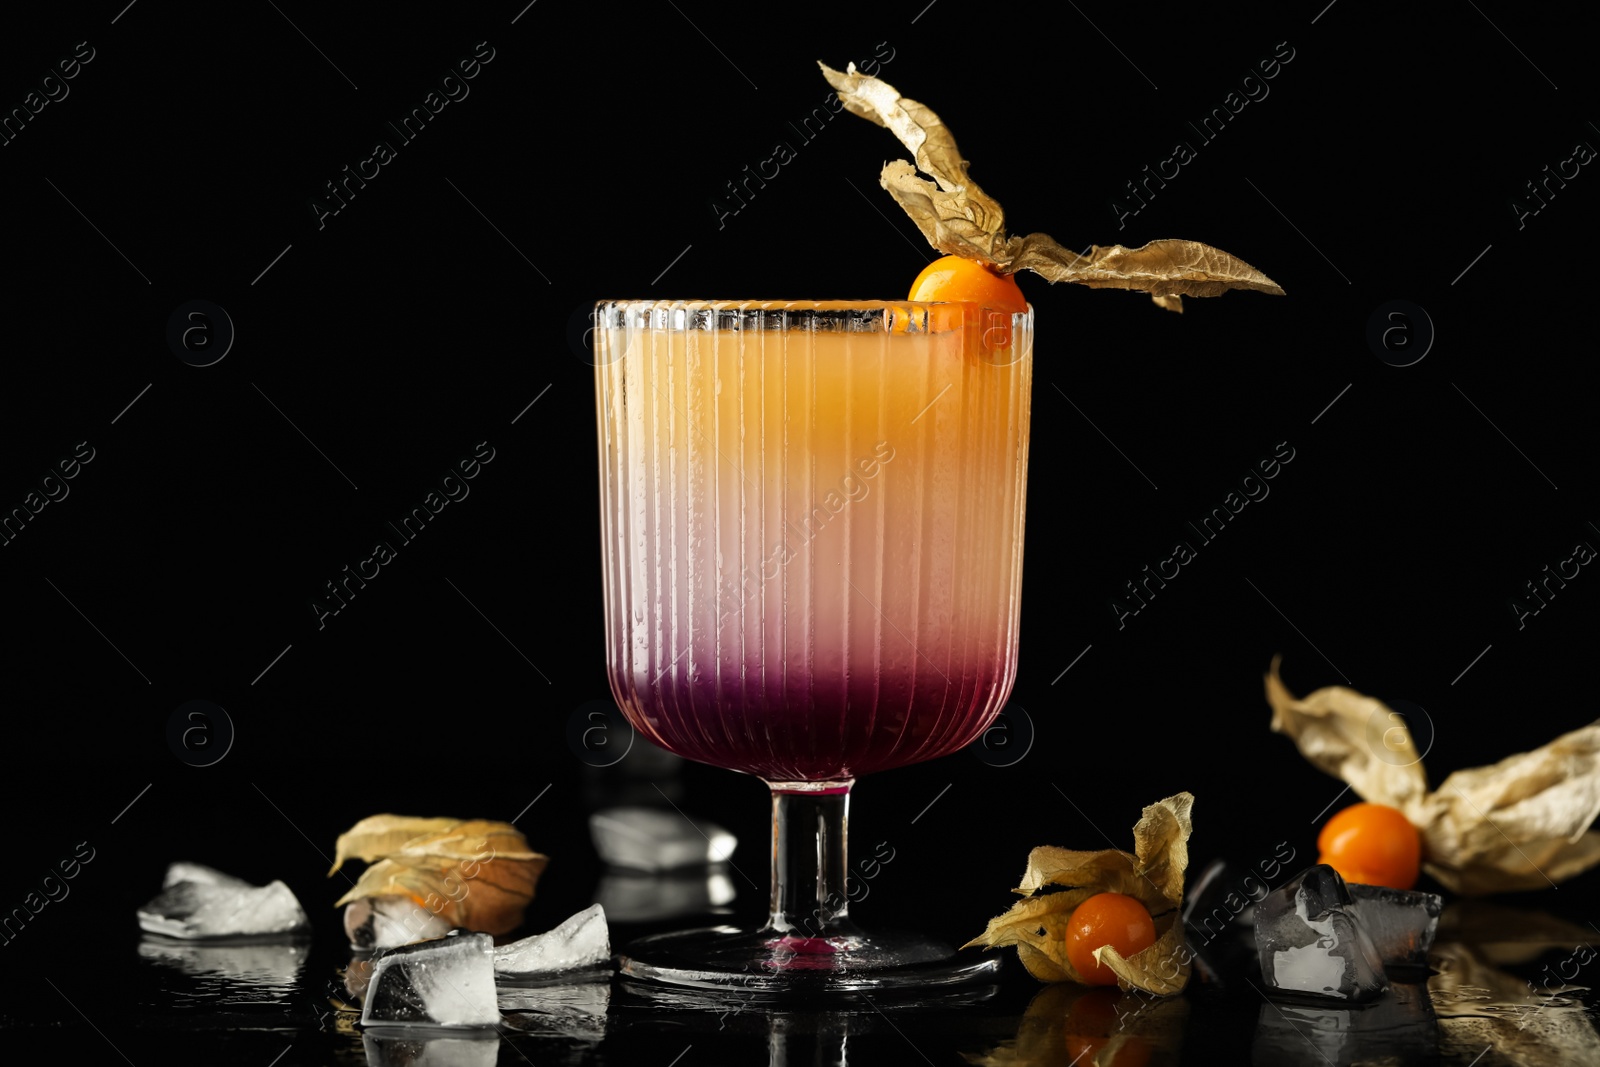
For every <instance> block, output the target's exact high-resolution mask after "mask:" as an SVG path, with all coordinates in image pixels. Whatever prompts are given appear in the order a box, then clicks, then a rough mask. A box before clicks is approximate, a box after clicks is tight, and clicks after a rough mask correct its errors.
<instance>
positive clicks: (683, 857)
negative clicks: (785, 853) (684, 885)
mask: <svg viewBox="0 0 1600 1067" xmlns="http://www.w3.org/2000/svg"><path fill="white" fill-rule="evenodd" d="M589 833H590V835H591V836H593V838H594V847H595V850H596V851H598V852H599V853H600V858H601V859H602V860H604V861H605V862H607V863H609V864H611V865H612V866H614V867H629V868H632V869H634V870H643V871H670V870H674V869H676V868H679V867H696V866H705V865H706V864H708V863H721V862H722V861H723V860H726V859H727V858H728V857H729V856H731V855H732V854H733V850H734V848H735V847H736V846H737V845H738V843H739V839H738V838H736V837H734V836H733V835H732V834H730V833H729V832H728V831H726V830H724V829H723V828H722V827H720V826H716V825H714V824H712V823H709V822H699V823H691V822H690V821H689V820H688V818H687V817H685V816H683V815H679V814H678V813H677V812H667V811H659V810H657V809H655V808H610V809H607V810H605V811H597V812H595V813H594V814H593V815H591V816H589Z"/></svg>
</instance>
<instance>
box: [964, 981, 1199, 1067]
mask: <svg viewBox="0 0 1600 1067" xmlns="http://www.w3.org/2000/svg"><path fill="white" fill-rule="evenodd" d="M1106 992H1110V990H1109V989H1108V988H1100V989H1093V988H1083V987H1080V986H1071V985H1052V986H1049V987H1047V988H1045V989H1041V990H1040V991H1039V992H1038V994H1037V995H1035V996H1034V998H1033V999H1032V1000H1031V1001H1029V1002H1028V1008H1027V1011H1025V1012H1024V1013H1023V1015H1022V1018H1021V1020H1020V1021H1019V1022H1018V1023H1017V1035H1016V1037H1014V1038H1007V1039H1006V1040H1004V1041H1001V1042H1000V1043H998V1044H997V1045H996V1046H995V1047H994V1048H992V1049H990V1050H989V1051H987V1052H982V1053H970V1052H966V1053H962V1056H963V1057H964V1058H965V1059H966V1061H967V1062H968V1063H970V1064H973V1065H974V1067H1060V1065H1062V1064H1065V1063H1066V1062H1067V1056H1068V1055H1070V1052H1069V1051H1068V1049H1069V1042H1071V1040H1072V1039H1074V1038H1076V1039H1077V1040H1078V1043H1079V1044H1080V1045H1081V1046H1085V1047H1083V1048H1082V1051H1080V1052H1079V1053H1078V1055H1079V1056H1080V1057H1081V1058H1079V1059H1078V1060H1076V1061H1074V1063H1073V1067H1113V1065H1115V1064H1118V1063H1143V1062H1145V1061H1146V1060H1147V1059H1149V1058H1150V1057H1151V1055H1152V1053H1153V1054H1154V1055H1155V1057H1157V1062H1165V1061H1166V1060H1171V1061H1174V1062H1175V1061H1176V1060H1177V1057H1178V1053H1179V1051H1180V1050H1181V1049H1182V1047H1183V1031H1184V1026H1185V1024H1186V1022H1187V1021H1188V1017H1189V1004H1188V1002H1187V1001H1186V1000H1183V999H1181V998H1168V997H1160V998H1155V999H1149V998H1145V997H1142V996H1141V995H1139V994H1138V993H1117V994H1115V996H1116V997H1117V998H1118V999H1117V1000H1116V1001H1115V1002H1114V1003H1113V1004H1111V1005H1110V1007H1111V1010H1112V1013H1113V1014H1114V1015H1115V1017H1116V1029H1115V1032H1114V1033H1111V1034H1109V1035H1106V1036H1105V1037H1104V1038H1103V1039H1102V1037H1101V1035H1100V1034H1098V1033H1086V1032H1082V1031H1080V1030H1079V1029H1078V1027H1077V1025H1076V1023H1077V1022H1078V1019H1077V1016H1076V1014H1075V1013H1074V1010H1073V1008H1074V1006H1075V1005H1077V1004H1078V1003H1079V1002H1080V1001H1082V1000H1083V999H1084V998H1085V997H1097V996H1099V995H1100V994H1101V993H1106ZM1100 1007H1101V1009H1102V1012H1103V1008H1104V1007H1105V1006H1104V1005H1101V1006H1100ZM1091 1014H1097V1013H1091Z"/></svg>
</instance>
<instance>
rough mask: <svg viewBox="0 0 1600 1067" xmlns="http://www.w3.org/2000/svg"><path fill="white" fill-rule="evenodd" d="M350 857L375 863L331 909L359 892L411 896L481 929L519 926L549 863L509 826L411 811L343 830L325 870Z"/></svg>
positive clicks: (458, 923)
mask: <svg viewBox="0 0 1600 1067" xmlns="http://www.w3.org/2000/svg"><path fill="white" fill-rule="evenodd" d="M347 859H362V860H366V861H367V862H368V863H371V864H372V865H371V866H370V867H368V868H367V869H366V870H365V871H364V872H362V875H361V877H360V879H358V880H357V882H356V884H355V886H354V887H353V888H351V890H350V891H349V892H348V893H346V894H345V895H344V896H342V897H340V898H339V900H338V901H337V902H336V904H335V906H336V907H337V906H342V905H344V904H348V903H350V902H351V901H353V900H360V899H362V898H363V897H386V896H399V897H408V898H410V899H411V900H412V901H414V902H416V903H417V904H418V905H419V906H421V907H424V908H427V909H428V911H430V912H431V913H433V914H434V915H437V916H439V917H440V918H442V919H444V920H445V921H446V922H449V923H451V924H452V925H455V926H460V927H464V928H466V929H468V930H476V931H481V932H482V933H486V934H504V933H509V932H510V931H512V930H515V929H516V928H517V927H518V926H520V925H521V924H522V913H523V911H524V910H525V909H526V908H527V906H528V903H529V902H530V901H532V900H533V891H534V886H535V885H536V884H537V883H538V881H539V875H540V873H542V872H543V871H544V867H545V864H546V863H548V862H549V858H548V857H546V856H543V855H541V854H539V853H537V852H534V851H532V850H530V849H529V848H528V842H527V840H526V839H525V838H524V837H523V836H522V831H520V830H518V829H517V828H516V827H515V826H512V825H511V824H510V823H505V822H492V821H490V820H487V819H472V820H463V819H420V818H416V817H413V816H408V815H374V816H372V817H370V818H366V819H362V820H361V821H360V822H358V823H356V824H355V825H354V826H352V827H351V828H350V829H349V830H347V831H345V832H344V833H342V834H340V835H339V842H338V845H337V848H336V853H335V855H334V860H333V868H332V870H330V871H328V873H329V874H330V875H331V874H333V873H334V871H337V870H338V869H339V868H340V867H342V866H343V865H344V862H345V860H347ZM374 861H376V862H374Z"/></svg>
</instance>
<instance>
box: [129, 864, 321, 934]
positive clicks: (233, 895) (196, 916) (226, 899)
mask: <svg viewBox="0 0 1600 1067" xmlns="http://www.w3.org/2000/svg"><path fill="white" fill-rule="evenodd" d="M173 869H180V873H183V874H186V875H190V876H195V877H201V878H205V879H208V880H206V881H198V882H197V881H178V882H170V883H169V884H168V885H167V887H166V888H165V889H163V890H162V891H161V892H160V893H159V894H157V895H156V897H155V899H153V900H151V901H150V902H149V903H148V904H145V905H144V906H143V907H141V908H140V909H139V928H140V929H142V930H144V931H146V932H147V933H152V934H161V935H162V936H164V937H176V938H182V939H184V940H193V939H196V938H213V937H278V936H287V935H290V934H295V933H298V932H300V931H303V930H305V929H306V928H307V927H308V926H309V923H308V921H307V919H306V913H305V909H303V908H301V907H300V902H299V901H298V900H296V899H295V896H294V893H293V892H291V891H290V889H289V887H288V886H286V885H284V884H283V883H282V882H270V883H268V884H267V885H264V886H260V887H257V886H253V885H250V884H249V883H248V882H241V881H239V880H238V879H237V878H233V877H231V876H229V875H225V874H222V873H221V872H220V871H213V870H211V869H210V868H209V867H200V866H198V865H196V864H174V865H173ZM173 869H169V870H168V872H167V877H168V878H169V879H170V878H171V877H172V874H173ZM219 879H220V880H219Z"/></svg>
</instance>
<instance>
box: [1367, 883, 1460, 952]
mask: <svg viewBox="0 0 1600 1067" xmlns="http://www.w3.org/2000/svg"><path fill="white" fill-rule="evenodd" d="M1346 888H1347V889H1349V890H1350V899H1351V900H1353V901H1355V905H1356V915H1357V916H1359V917H1360V919H1361V928H1362V929H1363V930H1365V931H1366V932H1367V936H1368V937H1370V938H1371V939H1372V946H1373V947H1374V948H1376V949H1377V950H1378V958H1379V959H1381V960H1383V965H1384V966H1385V967H1417V968H1421V967H1426V966H1428V949H1430V948H1432V947H1433V935H1434V933H1435V932H1437V931H1438V929H1439V912H1441V911H1442V910H1444V900H1443V898H1441V897H1440V896H1439V894H1437V893H1417V892H1413V891H1411V890H1407V889H1390V888H1388V887H1387V886H1381V885H1358V884H1357V883H1354V882H1350V883H1347V884H1346Z"/></svg>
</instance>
